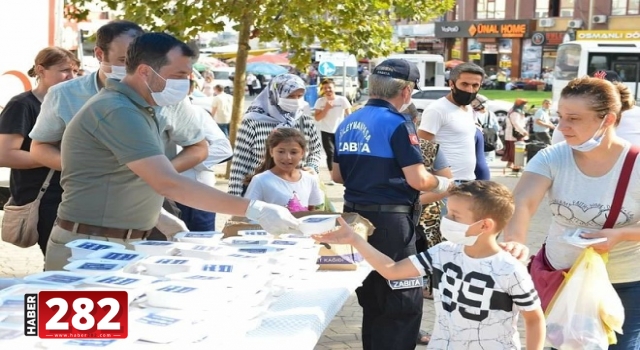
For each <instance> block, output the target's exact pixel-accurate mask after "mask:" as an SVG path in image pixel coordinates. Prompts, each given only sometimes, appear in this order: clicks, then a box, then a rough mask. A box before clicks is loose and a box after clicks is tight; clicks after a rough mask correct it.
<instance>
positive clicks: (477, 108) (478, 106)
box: [473, 104, 484, 111]
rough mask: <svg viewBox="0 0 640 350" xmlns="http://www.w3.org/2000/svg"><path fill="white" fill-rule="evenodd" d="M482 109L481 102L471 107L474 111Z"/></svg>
mask: <svg viewBox="0 0 640 350" xmlns="http://www.w3.org/2000/svg"><path fill="white" fill-rule="evenodd" d="M483 109H484V105H482V104H480V105H477V106H475V107H473V110H474V111H481V110H483Z"/></svg>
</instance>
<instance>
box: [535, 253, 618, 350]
mask: <svg viewBox="0 0 640 350" xmlns="http://www.w3.org/2000/svg"><path fill="white" fill-rule="evenodd" d="M546 321H547V339H546V342H547V346H552V347H554V348H556V349H558V350H574V349H575V350H606V349H608V348H609V344H615V343H616V338H615V334H614V333H613V331H615V332H618V333H622V324H623V323H624V308H623V306H622V301H620V297H618V294H617V293H616V291H615V290H614V289H613V286H612V285H611V282H610V281H609V276H608V275H607V270H606V267H605V262H604V260H603V257H602V256H601V255H600V254H598V253H596V252H595V251H594V250H593V248H586V249H585V250H584V251H583V252H582V254H581V255H580V257H579V258H578V260H576V262H575V264H574V265H573V267H572V268H571V270H570V271H569V273H568V275H567V277H566V278H565V281H564V282H563V284H562V285H561V286H560V290H559V292H558V293H557V294H556V296H555V298H554V299H553V300H552V301H551V303H550V304H549V307H548V308H547V317H546Z"/></svg>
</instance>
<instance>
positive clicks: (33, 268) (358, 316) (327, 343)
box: [0, 162, 551, 350]
mask: <svg viewBox="0 0 640 350" xmlns="http://www.w3.org/2000/svg"><path fill="white" fill-rule="evenodd" d="M503 166H504V163H503V162H496V163H493V164H492V165H491V166H490V167H491V170H492V177H493V180H495V181H498V182H500V183H503V184H505V185H507V186H509V187H510V188H512V189H513V188H514V187H515V184H516V183H517V181H518V177H515V176H512V175H509V174H504V173H503V168H502V167H503ZM224 169H225V167H224V165H220V166H218V167H217V169H216V172H217V173H218V174H221V173H224ZM321 179H322V180H323V181H327V180H328V179H329V175H328V171H327V170H326V168H324V170H323V171H322V174H321ZM216 187H217V188H219V189H220V190H223V191H226V189H227V185H226V181H224V180H220V181H219V183H218V184H217V185H216ZM327 191H328V195H329V197H330V198H331V200H332V201H333V202H334V203H335V205H336V209H337V210H341V209H342V204H343V199H342V194H343V187H342V186H341V185H335V186H327ZM0 213H2V211H0ZM0 215H1V214H0ZM228 218H229V216H227V215H218V216H217V219H216V227H218V228H220V227H222V226H223V225H224V222H225V221H226V220H227V219H228ZM550 218H551V215H550V212H549V210H548V208H547V207H546V206H545V205H541V207H540V209H539V210H538V212H537V213H536V215H535V217H534V218H533V220H532V222H531V227H530V232H529V235H528V242H527V243H528V245H529V247H530V249H531V251H532V252H536V251H537V250H538V249H539V248H540V246H541V245H542V243H543V240H544V237H545V232H546V230H547V228H548V225H549V222H550ZM43 265H44V264H43V257H42V253H41V252H40V249H39V248H38V247H37V246H34V247H31V248H27V249H22V248H17V247H14V246H12V245H10V244H7V243H4V242H1V241H0V277H21V276H25V275H28V274H32V273H36V272H38V271H42V269H43ZM433 320H434V308H433V302H432V301H430V300H425V303H424V314H423V318H422V329H423V330H425V331H427V332H430V331H431V329H432V328H433ZM361 321H362V309H361V308H360V306H359V305H358V302H357V300H356V298H355V295H352V296H351V297H350V298H349V299H348V300H347V302H346V303H345V305H344V306H343V308H342V310H341V311H340V312H339V313H338V314H337V315H336V317H335V318H334V319H333V321H332V322H331V324H330V325H329V327H327V329H326V330H325V332H324V333H323V334H322V336H321V337H320V340H319V341H318V344H317V345H316V347H315V349H314V350H325V349H362V342H361V340H360V331H361ZM520 325H521V334H524V332H523V331H522V322H520ZM523 341H524V339H523ZM420 348H424V347H418V349H420Z"/></svg>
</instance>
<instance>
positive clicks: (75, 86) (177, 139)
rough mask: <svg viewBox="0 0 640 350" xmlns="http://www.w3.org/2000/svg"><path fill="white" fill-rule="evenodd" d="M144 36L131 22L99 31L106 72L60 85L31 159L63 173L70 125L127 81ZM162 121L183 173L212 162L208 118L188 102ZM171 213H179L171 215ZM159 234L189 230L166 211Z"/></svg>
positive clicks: (45, 109)
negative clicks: (132, 49) (130, 55)
mask: <svg viewBox="0 0 640 350" xmlns="http://www.w3.org/2000/svg"><path fill="white" fill-rule="evenodd" d="M142 33H143V30H142V28H140V26H138V25H137V24H135V23H132V22H128V21H112V22H109V23H107V24H105V25H103V26H102V27H100V28H99V29H98V31H97V33H96V47H95V49H94V52H95V55H96V58H97V59H98V60H99V61H100V62H101V63H100V69H99V70H98V71H96V72H93V73H92V74H90V75H87V76H83V77H80V78H77V79H73V80H72V81H69V83H68V84H59V85H58V86H56V89H52V90H50V93H48V94H47V96H46V98H45V99H44V101H43V103H42V109H41V111H40V115H38V118H37V120H36V124H35V126H34V128H33V130H32V131H31V133H30V134H29V136H30V137H31V138H32V139H33V143H32V148H31V155H32V156H33V157H34V159H36V160H38V161H39V162H40V163H41V164H44V165H46V166H47V167H49V168H51V169H56V170H60V169H61V161H60V140H62V135H63V133H64V131H65V129H66V127H67V124H69V122H70V121H71V119H72V118H73V116H74V115H75V114H76V113H77V112H78V111H79V110H80V109H81V108H82V106H83V105H84V104H85V103H86V102H87V101H88V100H89V99H90V98H91V97H93V96H94V95H96V94H97V93H98V92H99V91H100V90H101V89H102V88H103V87H104V86H105V85H106V82H107V79H116V80H120V79H122V78H123V77H124V76H125V74H126V71H125V67H124V60H125V56H126V52H127V48H128V47H129V44H130V43H131V41H133V39H134V38H135V37H137V36H139V35H141V34H142ZM157 117H158V124H159V127H160V132H161V134H162V138H163V141H164V142H165V144H166V146H167V150H175V147H176V145H178V146H181V147H182V149H183V150H182V151H181V152H180V153H179V154H178V155H176V152H175V151H173V152H172V153H171V152H167V156H169V157H170V159H171V162H172V164H173V165H174V166H175V168H176V170H177V171H179V172H184V171H187V170H189V169H192V168H193V167H195V166H198V165H199V164H200V163H201V162H202V161H203V160H205V159H206V157H207V154H208V153H209V150H208V149H207V148H208V147H212V146H213V145H210V144H208V143H207V141H205V140H204V133H203V132H202V130H203V129H204V127H203V124H204V122H205V119H204V118H203V117H201V116H200V115H198V114H197V113H195V112H194V111H193V108H192V107H191V104H190V103H189V101H188V100H185V101H179V102H178V103H177V104H175V105H173V106H168V107H164V108H161V109H160V111H159V113H158V115H157ZM165 204H166V207H167V208H170V207H173V205H171V203H170V201H167V202H166V203H165ZM170 213H174V214H175V213H176V212H175V211H174V210H170ZM169 223H171V224H169ZM174 223H177V225H176V224H174ZM168 224H169V225H168ZM158 229H159V230H160V231H161V232H162V233H164V234H168V235H170V234H174V233H176V232H179V231H183V230H185V229H186V227H185V226H184V224H181V223H180V222H179V220H178V219H177V218H176V217H175V216H173V215H170V214H169V213H167V212H165V211H163V214H162V217H161V220H160V222H159V225H158ZM162 233H160V232H159V231H158V230H154V234H153V236H152V237H154V239H164V236H163V235H162Z"/></svg>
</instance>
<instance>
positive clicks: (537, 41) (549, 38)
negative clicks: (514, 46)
mask: <svg viewBox="0 0 640 350" xmlns="http://www.w3.org/2000/svg"><path fill="white" fill-rule="evenodd" d="M566 34H567V33H566V32H534V33H533V35H531V45H533V46H557V45H560V44H562V43H563V42H564V36H565V35H566Z"/></svg>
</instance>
